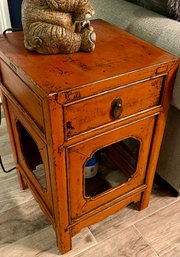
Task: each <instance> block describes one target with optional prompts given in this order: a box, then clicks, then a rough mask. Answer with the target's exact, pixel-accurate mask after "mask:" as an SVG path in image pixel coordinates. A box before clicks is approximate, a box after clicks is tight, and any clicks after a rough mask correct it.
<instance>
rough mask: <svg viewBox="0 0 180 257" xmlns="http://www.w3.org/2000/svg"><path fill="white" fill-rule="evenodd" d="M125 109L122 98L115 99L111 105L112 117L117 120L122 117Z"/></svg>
mask: <svg viewBox="0 0 180 257" xmlns="http://www.w3.org/2000/svg"><path fill="white" fill-rule="evenodd" d="M122 110H123V107H122V99H121V98H120V97H118V98H116V99H114V100H113V101H112V104H111V116H112V117H113V118H114V119H115V120H116V119H118V118H119V117H120V116H121V113H122Z"/></svg>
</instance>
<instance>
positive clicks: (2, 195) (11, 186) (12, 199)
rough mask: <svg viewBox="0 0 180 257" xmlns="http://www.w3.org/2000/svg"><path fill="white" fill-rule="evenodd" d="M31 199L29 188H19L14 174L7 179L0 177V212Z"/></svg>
mask: <svg viewBox="0 0 180 257" xmlns="http://www.w3.org/2000/svg"><path fill="white" fill-rule="evenodd" d="M7 176H8V175H7ZM32 199H33V196H32V194H31V192H30V190H28V189H27V190H21V188H20V186H19V182H18V180H17V176H16V174H15V176H13V177H10V178H9V179H7V180H3V179H1V178H0V213H3V212H5V211H7V210H9V209H12V208H13V207H16V206H18V205H21V204H22V203H25V202H28V201H30V200H32Z"/></svg>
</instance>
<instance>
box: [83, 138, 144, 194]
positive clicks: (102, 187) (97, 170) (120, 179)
mask: <svg viewBox="0 0 180 257" xmlns="http://www.w3.org/2000/svg"><path fill="white" fill-rule="evenodd" d="M139 147H140V142H139V141H138V140H136V139H134V138H132V137H131V138H127V139H124V140H122V141H120V142H117V143H115V144H113V145H110V146H108V147H105V148H103V149H101V150H99V151H97V152H96V153H95V154H94V155H93V156H92V157H91V158H90V159H89V160H88V161H87V162H86V164H85V168H84V173H85V175H84V176H85V195H86V196H88V197H89V196H91V197H92V196H96V195H98V194H100V193H103V192H105V191H106V190H109V189H111V188H115V187H118V186H120V185H122V184H124V183H125V182H127V181H128V180H129V179H131V177H132V176H133V174H134V173H135V172H136V167H137V161H138V154H139Z"/></svg>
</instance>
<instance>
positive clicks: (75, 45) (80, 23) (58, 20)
mask: <svg viewBox="0 0 180 257" xmlns="http://www.w3.org/2000/svg"><path fill="white" fill-rule="evenodd" d="M93 14H94V10H93V8H92V6H91V5H90V4H89V2H88V0H23V3H22V23H23V30H24V45H25V47H26V48H27V49H28V50H30V51H37V52H39V53H42V54H57V53H73V52H77V51H85V52H91V51H93V50H94V49H95V41H96V34H95V32H94V29H93V27H92V26H91V25H90V21H89V19H90V17H91V16H92V15H93Z"/></svg>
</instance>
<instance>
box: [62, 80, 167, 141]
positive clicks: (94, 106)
mask: <svg viewBox="0 0 180 257" xmlns="http://www.w3.org/2000/svg"><path fill="white" fill-rule="evenodd" d="M162 81H163V78H162V77H160V78H156V79H152V80H148V81H145V82H141V83H138V84H134V85H130V86H126V87H123V88H122V87H121V88H118V89H116V90H113V91H111V92H105V93H102V94H99V95H95V96H93V97H89V98H85V99H83V100H79V101H77V102H73V103H69V104H66V105H65V106H64V115H65V122H66V136H67V138H68V137H72V136H75V135H77V134H79V133H82V132H85V131H88V130H91V129H93V128H97V127H99V126H101V125H105V124H108V123H111V122H114V121H115V120H120V119H123V118H125V117H128V116H130V115H132V114H135V113H138V112H141V111H143V110H146V109H148V108H151V107H153V106H156V105H158V104H159V100H160V94H161V87H162Z"/></svg>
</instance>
